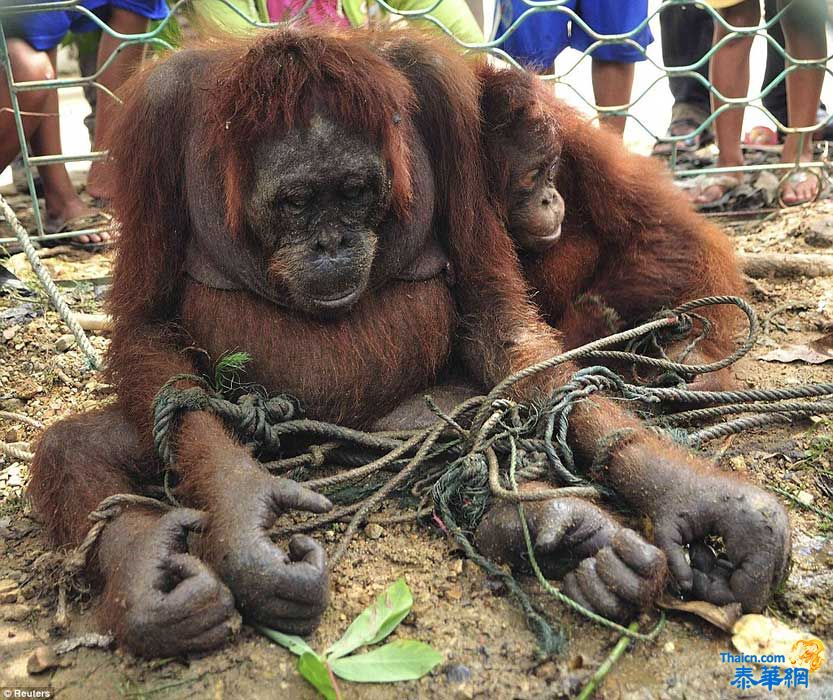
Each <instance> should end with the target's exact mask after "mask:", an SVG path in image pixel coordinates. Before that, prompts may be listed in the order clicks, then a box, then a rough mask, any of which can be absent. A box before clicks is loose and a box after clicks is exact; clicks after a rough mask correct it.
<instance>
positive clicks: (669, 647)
mask: <svg viewBox="0 0 833 700" xmlns="http://www.w3.org/2000/svg"><path fill="white" fill-rule="evenodd" d="M676 649H677V647H676V646H674V642H666V643H665V644H664V645H663V647H662V650H663V651H664V652H665V653H666V654H673V653H674V652H675V651H676Z"/></svg>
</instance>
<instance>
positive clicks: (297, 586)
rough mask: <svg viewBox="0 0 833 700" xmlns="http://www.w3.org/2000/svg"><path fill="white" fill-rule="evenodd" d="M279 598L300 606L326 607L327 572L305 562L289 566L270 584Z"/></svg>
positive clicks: (327, 595)
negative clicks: (294, 602)
mask: <svg viewBox="0 0 833 700" xmlns="http://www.w3.org/2000/svg"><path fill="white" fill-rule="evenodd" d="M272 585H273V587H274V589H275V591H276V592H277V593H278V595H280V597H281V598H285V599H287V600H292V601H296V602H297V603H299V604H301V605H314V606H320V607H321V609H323V608H324V607H325V606H326V605H327V599H328V597H329V577H328V575H327V571H326V569H325V570H322V569H319V568H317V567H314V566H313V565H311V564H308V563H307V562H305V561H301V562H295V563H293V564H289V565H288V566H287V567H286V568H285V569H284V571H282V572H280V574H279V575H278V576H276V577H275V579H274V582H273V583H272Z"/></svg>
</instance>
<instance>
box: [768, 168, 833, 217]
mask: <svg viewBox="0 0 833 700" xmlns="http://www.w3.org/2000/svg"><path fill="white" fill-rule="evenodd" d="M813 178H815V180H816V181H817V182H818V188H817V189H816V194H815V195H814V196H813V197H811V198H810V199H805V200H803V201H801V202H785V201H784V185H786V184H787V183H789V184H790V185H792V186H793V187H795V185H800V184H801V183H803V182H807V181H808V180H811V179H813ZM823 178H824V175H823V173H822V172H821V170H820V169H819V168H813V167H805V168H799V169H797V170H791V171H790V172H788V173H787V174H786V175H784V177H782V178H781V181H780V182H779V183H778V204H779V206H782V207H787V208H788V207H799V206H801V205H802V204H810V203H811V202H815V201H816V200H817V199H818V198H819V196H820V195H821V191H822V190H823V189H824V179H823Z"/></svg>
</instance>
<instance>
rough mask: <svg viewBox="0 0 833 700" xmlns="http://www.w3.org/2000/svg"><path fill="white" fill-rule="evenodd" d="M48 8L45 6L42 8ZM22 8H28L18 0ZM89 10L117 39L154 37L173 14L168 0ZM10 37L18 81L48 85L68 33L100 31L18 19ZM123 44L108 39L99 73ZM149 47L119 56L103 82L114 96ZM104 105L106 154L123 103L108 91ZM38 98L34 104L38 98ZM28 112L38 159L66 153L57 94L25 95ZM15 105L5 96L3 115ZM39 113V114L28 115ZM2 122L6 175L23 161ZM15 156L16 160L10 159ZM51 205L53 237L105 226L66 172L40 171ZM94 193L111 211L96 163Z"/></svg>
mask: <svg viewBox="0 0 833 700" xmlns="http://www.w3.org/2000/svg"><path fill="white" fill-rule="evenodd" d="M42 1H43V0H41V2H42ZM15 4H24V3H23V1H22V0H17V2H16V3H15ZM79 4H80V5H81V6H82V7H85V8H87V9H88V10H90V11H92V12H94V13H95V14H96V15H97V16H98V17H100V18H101V19H102V20H103V21H104V22H106V23H107V25H108V26H109V27H110V29H112V30H113V31H114V32H116V33H119V34H140V33H142V32H145V31H147V29H148V23H149V20H153V19H162V18H164V17H166V16H167V14H168V7H167V4H166V3H165V0H81V2H80V3H79ZM3 28H4V31H5V32H6V35H7V37H9V56H10V60H11V64H12V73H13V75H14V78H15V80H16V81H22V80H44V79H50V78H54V77H55V76H56V74H57V65H56V64H57V47H58V44H59V43H60V42H61V41H62V40H63V38H64V37H65V36H66V35H67V33H68V32H70V31H72V32H74V33H76V34H80V33H84V32H89V31H93V30H95V29H97V28H98V25H97V24H96V23H95V22H94V21H93V20H92V19H90V18H89V17H87V16H86V15H84V14H82V13H80V12H76V11H73V10H56V11H44V12H37V13H33V14H24V15H14V16H12V17H10V18H8V19H5V20H4V21H3ZM121 44H122V41H121V39H117V38H115V37H113V36H110V35H109V34H108V33H107V32H104V33H103V35H102V38H101V42H100V44H99V50H98V70H101V69H102V67H103V66H104V64H105V63H106V62H107V60H108V58H110V56H111V55H112V54H113V53H114V52H116V51H117V50H118V49H119V47H120V46H121ZM143 51H144V47H143V45H141V44H135V45H129V46H126V47H124V48H123V49H121V50H119V51H118V53H117V54H116V56H115V57H113V60H112V61H111V62H110V63H109V65H108V66H107V68H106V70H103V71H102V72H101V74H100V75H99V76H98V78H97V81H98V82H99V83H100V84H101V85H102V86H103V87H104V88H106V89H107V90H109V91H110V92H114V91H115V90H117V89H118V88H119V87H120V86H121V85H122V83H124V81H125V80H126V79H127V78H128V77H129V76H130V74H131V73H132V72H133V71H134V70H135V69H136V67H137V66H138V64H139V63H140V61H141V59H142V55H143ZM101 93H102V94H101V96H100V97H99V99H98V108H97V117H96V128H95V136H94V139H93V140H94V143H93V149H94V150H101V149H102V147H103V146H102V139H103V132H104V131H105V130H106V128H107V125H108V124H109V123H110V121H111V120H112V116H113V110H114V109H117V108H118V103H117V102H116V101H115V100H113V98H112V97H110V95H109V94H107V92H106V91H104V90H102V91H101ZM30 96H31V97H30ZM19 99H20V102H21V109H23V110H25V111H27V112H30V113H31V114H30V115H29V116H27V118H26V119H25V122H24V123H25V130H26V133H27V136H28V137H29V139H30V141H31V143H32V147H33V149H34V151H35V153H36V154H37V155H54V154H59V153H61V137H60V125H59V118H58V95H57V91H56V90H43V91H38V92H35V93H29V92H27V93H21V94H20V95H19ZM9 105H10V99H9V95H8V90H7V89H5V87H4V88H0V107H7V106H9ZM27 106H28V107H32V109H29V108H27ZM4 114H6V115H7V116H5V117H3V118H2V120H0V169H2V168H5V167H6V166H7V165H8V164H9V162H11V160H12V159H13V158H14V157H15V156H16V155H17V152H18V150H19V149H18V142H17V135H16V133H15V126H14V121H13V119H11V118H9V115H8V112H4ZM7 151H8V153H7ZM39 171H40V174H41V178H42V180H43V186H44V199H45V200H46V213H47V217H46V225H45V229H46V230H47V232H49V233H54V232H63V231H74V230H79V229H82V228H89V227H90V226H91V224H92V225H95V223H96V222H99V223H100V215H99V212H97V210H96V209H91V208H89V207H87V206H86V205H85V204H84V203H83V201H82V200H81V199H80V198H79V197H78V195H77V193H76V192H75V189H74V187H73V186H72V183H71V182H70V180H69V176H68V174H67V171H66V168H65V167H64V166H63V165H49V166H40V168H39ZM87 193H88V194H89V195H90V196H91V197H92V198H93V201H94V203H95V204H96V205H97V206H102V205H103V204H106V201H107V183H106V182H105V181H104V179H103V177H102V170H101V166H100V164H99V163H93V164H92V166H91V167H90V172H89V175H88V177H87ZM107 238H108V234H106V233H102V234H100V235H95V236H93V237H90V236H80V237H78V238H77V239H73V241H72V242H73V243H74V244H76V245H97V244H100V243H102V242H104V241H105V240H106V239H107Z"/></svg>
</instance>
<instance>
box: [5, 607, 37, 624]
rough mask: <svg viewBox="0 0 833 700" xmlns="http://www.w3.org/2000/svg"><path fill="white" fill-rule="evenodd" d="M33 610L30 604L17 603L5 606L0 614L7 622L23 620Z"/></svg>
mask: <svg viewBox="0 0 833 700" xmlns="http://www.w3.org/2000/svg"><path fill="white" fill-rule="evenodd" d="M31 612H32V608H30V607H29V606H28V605H22V604H15V605H9V606H8V607H4V608H3V609H2V610H0V615H2V616H3V619H4V620H5V621H6V622H23V621H24V620H25V619H26V618H27V617H29V615H30V614H31Z"/></svg>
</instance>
